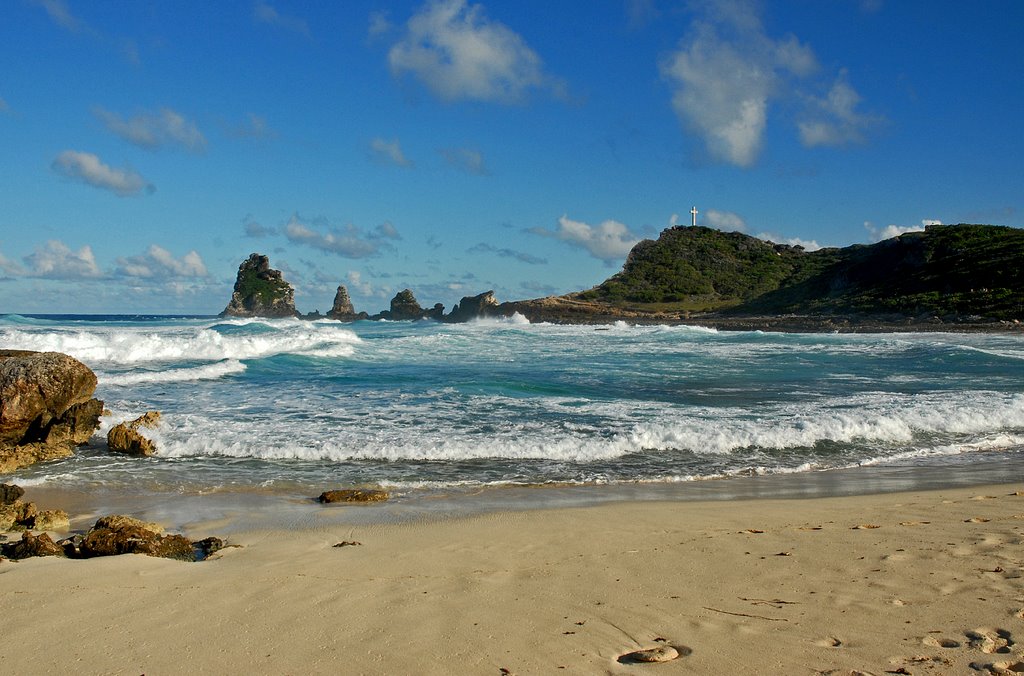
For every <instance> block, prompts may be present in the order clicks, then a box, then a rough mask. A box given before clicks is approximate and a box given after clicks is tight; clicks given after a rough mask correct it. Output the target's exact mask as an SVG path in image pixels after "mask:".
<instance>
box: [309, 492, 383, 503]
mask: <svg viewBox="0 0 1024 676" xmlns="http://www.w3.org/2000/svg"><path fill="white" fill-rule="evenodd" d="M388 497H389V496H388V492H387V491H381V490H360V489H344V490H335V491H324V492H323V493H321V494H320V497H319V498H317V500H319V501H320V502H322V503H324V504H328V503H332V502H361V503H366V502H383V501H385V500H387V499H388Z"/></svg>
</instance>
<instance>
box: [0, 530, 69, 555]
mask: <svg viewBox="0 0 1024 676" xmlns="http://www.w3.org/2000/svg"><path fill="white" fill-rule="evenodd" d="M0 551H2V552H3V555H4V556H6V557H7V558H9V559H28V558H31V557H33V556H64V550H63V549H62V548H61V547H60V546H58V545H57V543H55V542H54V541H53V540H51V539H50V536H49V535H47V534H46V533H40V534H39V535H33V534H32V533H29V532H28V531H25V532H24V533H22V534H21V539H20V540H18V541H17V542H13V543H10V544H5V545H3V546H2V547H0Z"/></svg>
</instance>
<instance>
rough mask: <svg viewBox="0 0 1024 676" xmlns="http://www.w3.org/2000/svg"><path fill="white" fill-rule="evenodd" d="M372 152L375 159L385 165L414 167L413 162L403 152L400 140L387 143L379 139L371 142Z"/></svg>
mask: <svg viewBox="0 0 1024 676" xmlns="http://www.w3.org/2000/svg"><path fill="white" fill-rule="evenodd" d="M370 152H371V153H372V155H373V158H374V159H376V160H377V161H378V162H382V163H384V164H394V165H395V166H399V167H412V166H413V163H412V160H410V159H409V158H407V157H406V156H405V153H403V152H402V146H401V145H400V144H399V143H398V139H392V140H390V141H386V140H384V139H382V138H380V137H377V138H375V139H373V140H372V141H370Z"/></svg>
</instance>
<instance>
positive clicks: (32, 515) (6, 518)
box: [0, 484, 71, 532]
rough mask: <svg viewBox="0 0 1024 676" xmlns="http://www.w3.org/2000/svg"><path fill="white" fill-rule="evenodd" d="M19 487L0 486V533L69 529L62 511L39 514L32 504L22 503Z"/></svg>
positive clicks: (23, 492)
mask: <svg viewBox="0 0 1024 676" xmlns="http://www.w3.org/2000/svg"><path fill="white" fill-rule="evenodd" d="M24 494H25V491H24V489H23V488H21V486H12V485H8V484H0V532H3V531H12V530H50V531H66V530H68V529H69V528H70V527H71V523H70V520H69V519H68V513H67V512H65V511H64V510H62V509H48V510H46V511H43V512H40V511H39V509H38V508H37V507H36V504H35V503H34V502H22V500H21V497H22V496H23V495H24Z"/></svg>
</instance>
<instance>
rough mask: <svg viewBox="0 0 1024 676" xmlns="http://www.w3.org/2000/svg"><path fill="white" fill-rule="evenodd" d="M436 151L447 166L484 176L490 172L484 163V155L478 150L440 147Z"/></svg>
mask: <svg viewBox="0 0 1024 676" xmlns="http://www.w3.org/2000/svg"><path fill="white" fill-rule="evenodd" d="M438 152H439V153H441V157H443V158H444V160H445V162H447V163H448V165H449V166H451V167H454V168H456V169H458V170H459V171H464V172H466V173H467V174H474V175H476V176H486V175H487V174H489V173H490V172H489V171H488V170H487V165H486V164H485V163H484V156H483V155H481V154H480V151H479V150H474V149H473V148H441V149H440V150H439V151H438Z"/></svg>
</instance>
